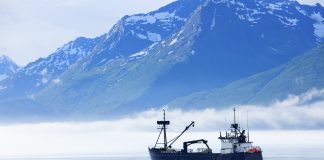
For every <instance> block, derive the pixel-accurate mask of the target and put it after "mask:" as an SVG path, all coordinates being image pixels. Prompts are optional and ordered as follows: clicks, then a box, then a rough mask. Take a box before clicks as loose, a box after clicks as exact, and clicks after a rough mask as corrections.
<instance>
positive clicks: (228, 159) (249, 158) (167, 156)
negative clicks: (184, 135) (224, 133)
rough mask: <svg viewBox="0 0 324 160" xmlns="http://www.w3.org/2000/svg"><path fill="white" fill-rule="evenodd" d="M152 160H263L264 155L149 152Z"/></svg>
mask: <svg viewBox="0 0 324 160" xmlns="http://www.w3.org/2000/svg"><path fill="white" fill-rule="evenodd" d="M149 153H150V157H151V160H263V158H262V153H230V154H220V153H183V152H181V151H174V152H165V151H161V150H149Z"/></svg>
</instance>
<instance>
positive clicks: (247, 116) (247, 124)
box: [246, 110, 250, 142]
mask: <svg viewBox="0 0 324 160" xmlns="http://www.w3.org/2000/svg"><path fill="white" fill-rule="evenodd" d="M246 127H247V130H248V133H247V134H248V142H250V128H249V110H247V111H246Z"/></svg>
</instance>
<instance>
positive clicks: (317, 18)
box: [310, 12, 324, 22]
mask: <svg viewBox="0 0 324 160" xmlns="http://www.w3.org/2000/svg"><path fill="white" fill-rule="evenodd" d="M310 18H312V19H314V20H315V21H317V22H322V21H324V18H323V17H322V15H321V13H319V12H317V13H315V12H314V13H313V14H312V15H311V16H310Z"/></svg>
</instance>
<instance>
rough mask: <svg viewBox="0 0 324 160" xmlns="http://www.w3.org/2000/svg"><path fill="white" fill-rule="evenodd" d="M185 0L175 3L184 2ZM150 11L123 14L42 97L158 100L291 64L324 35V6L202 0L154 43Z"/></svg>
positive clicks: (65, 108)
mask: <svg viewBox="0 0 324 160" xmlns="http://www.w3.org/2000/svg"><path fill="white" fill-rule="evenodd" d="M187 2H188V1H185V0H184V1H178V2H177V3H181V6H182V7H183V8H186V6H187V5H191V4H190V3H187ZM179 8H181V7H179ZM164 9H169V10H170V8H164ZM172 9H173V8H172ZM176 11H177V10H171V11H168V12H169V13H173V12H176ZM158 12H159V11H158ZM152 15H156V12H151V13H149V14H146V15H140V16H130V17H125V18H123V19H122V20H121V21H120V22H119V23H118V24H117V25H115V27H114V28H113V29H112V31H111V32H110V33H109V34H108V35H109V36H108V35H107V36H108V37H110V38H111V37H114V38H113V40H111V39H109V38H108V39H107V40H104V41H102V42H100V44H101V45H100V47H99V46H98V48H96V51H95V52H94V53H93V54H91V55H90V57H89V58H87V59H85V61H84V62H83V63H82V64H81V63H80V64H79V66H78V67H76V68H75V69H72V70H69V71H68V74H65V75H64V76H63V77H62V80H63V81H64V82H66V83H67V84H66V85H61V86H50V87H49V88H47V89H46V90H44V91H43V92H41V94H40V96H39V97H40V99H41V100H42V103H45V104H46V105H53V104H54V105H55V106H60V107H55V108H56V109H57V112H60V111H61V112H64V113H69V112H72V113H74V114H76V113H80V114H83V112H87V113H93V114H96V115H97V114H104V113H107V112H117V111H116V110H119V111H123V110H125V111H130V110H134V109H135V108H137V109H143V108H148V107H152V106H160V105H163V104H166V103H167V102H169V101H171V100H173V99H175V98H177V97H181V96H184V95H187V94H190V93H192V92H196V91H200V90H203V89H209V88H214V87H221V86H224V85H226V84H228V83H230V82H232V81H235V80H239V79H242V78H244V77H247V76H249V75H253V74H255V73H258V72H262V71H265V70H268V69H271V68H274V67H277V66H279V65H282V64H284V63H287V62H289V61H290V60H291V59H292V58H293V57H296V56H298V55H300V54H302V53H303V52H305V51H306V50H309V49H311V48H313V47H316V46H317V45H318V44H320V43H321V42H322V40H323V36H322V34H321V33H322V31H323V30H322V29H321V27H319V26H321V25H322V23H323V21H322V19H321V17H322V15H324V9H323V7H322V6H319V5H318V6H306V5H301V4H299V3H298V2H296V1H288V0H280V1H279V0H278V1H261V0H260V1H254V0H249V1H245V0H226V1H225V0H207V1H203V2H202V3H200V4H197V5H196V7H195V9H194V10H193V12H192V14H191V16H190V17H188V18H186V21H184V22H183V23H184V24H183V25H182V26H179V27H176V28H174V30H175V31H176V32H174V33H173V32H170V33H169V36H161V39H160V38H158V40H157V41H153V40H149V38H148V37H149V36H148V31H150V32H151V33H157V32H154V31H153V30H152V27H153V26H159V27H160V26H161V24H160V22H159V21H157V20H156V17H155V16H152ZM164 15H168V16H164V17H173V19H175V21H174V22H172V23H178V22H182V19H184V17H181V16H178V17H180V18H174V17H175V16H173V14H164ZM157 17H160V16H157ZM130 22H132V23H130ZM133 22H137V24H136V23H133ZM163 22H164V21H163ZM167 22H168V23H169V21H167ZM143 24H145V25H149V26H148V28H145V29H143V31H144V33H142V32H140V34H142V35H146V38H144V36H138V34H132V33H133V32H132V29H128V28H127V27H128V25H132V26H131V28H143V27H142V25H143ZM180 24H181V23H180ZM159 27H158V28H159ZM153 28H154V27H153ZM139 31H141V30H139ZM134 33H135V32H134ZM145 33H146V34H145ZM119 35H126V36H122V37H123V38H125V37H128V36H131V38H125V39H122V38H119V37H120V36H119ZM134 35H135V37H134ZM160 35H162V34H160ZM116 37H118V38H116ZM158 37H159V36H158ZM301 37H302V38H301ZM114 42H118V45H117V44H116V43H114ZM144 42H145V44H144ZM128 44H129V45H128ZM133 44H136V46H134V45H133ZM128 46H131V47H130V48H128ZM114 47H115V48H114ZM110 48H111V49H110ZM112 50H113V51H112ZM107 57H108V58H107ZM60 95H62V96H60ZM66 95H69V96H68V97H69V98H66ZM54 96H55V98H53V97H54ZM88 106H91V107H88ZM75 108H78V110H77V111H76V110H75ZM80 108H82V109H80ZM79 109H80V110H79Z"/></svg>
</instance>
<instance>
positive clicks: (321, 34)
mask: <svg viewBox="0 0 324 160" xmlns="http://www.w3.org/2000/svg"><path fill="white" fill-rule="evenodd" d="M310 18H312V19H314V20H315V21H316V23H315V24H313V26H314V35H315V36H316V37H318V38H324V23H323V22H324V18H323V17H322V15H321V13H319V12H317V13H315V12H314V13H313V14H312V15H311V16H310ZM318 41H319V40H318Z"/></svg>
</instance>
